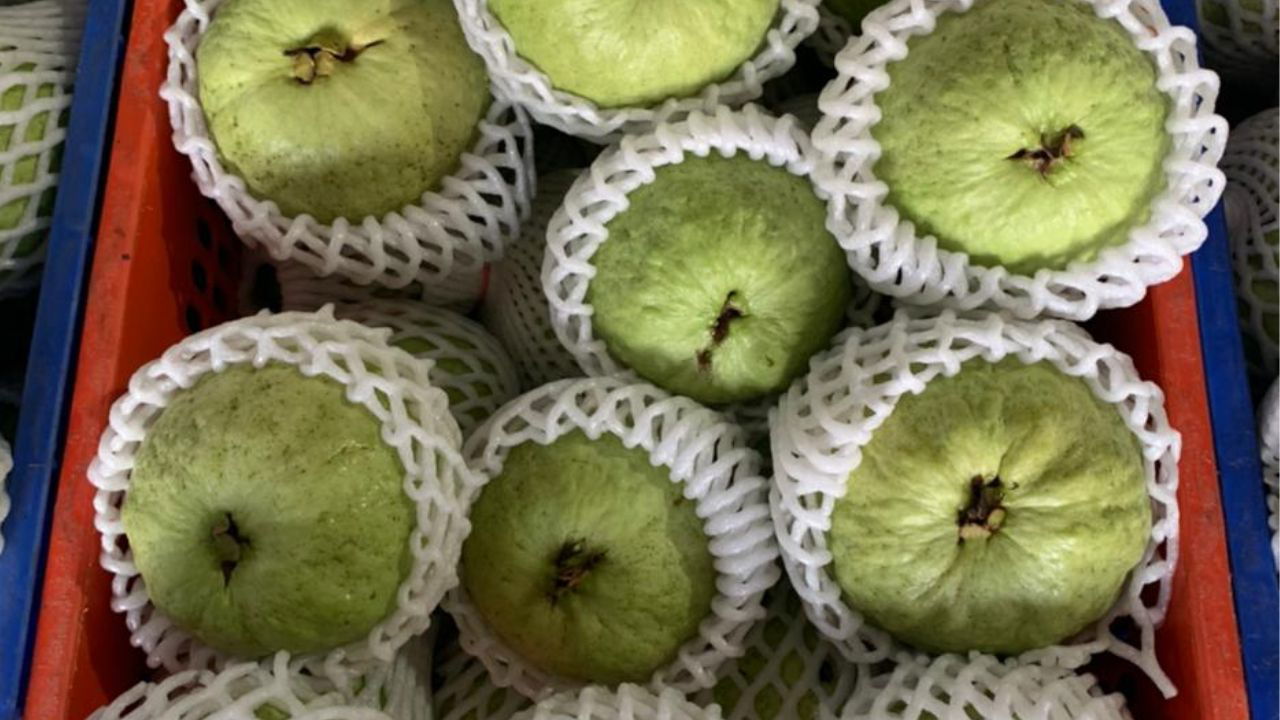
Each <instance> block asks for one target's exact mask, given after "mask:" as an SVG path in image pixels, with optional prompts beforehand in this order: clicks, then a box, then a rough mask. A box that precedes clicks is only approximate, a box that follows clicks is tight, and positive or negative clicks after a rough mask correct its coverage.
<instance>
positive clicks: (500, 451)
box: [444, 377, 779, 699]
mask: <svg viewBox="0 0 1280 720" xmlns="http://www.w3.org/2000/svg"><path fill="white" fill-rule="evenodd" d="M575 430H581V431H582V432H584V433H585V434H586V435H587V436H588V437H590V438H593V439H594V438H598V437H600V436H601V435H602V434H605V433H608V434H611V435H614V436H616V437H617V438H618V439H619V440H621V441H622V444H623V445H624V446H626V447H629V448H640V449H643V450H644V451H646V452H648V454H649V459H650V462H652V463H653V465H654V466H661V467H666V468H668V469H669V471H670V476H671V481H672V482H673V483H678V484H680V485H681V486H683V494H684V496H685V498H687V499H689V500H692V501H693V502H694V503H695V510H696V512H697V514H698V517H699V518H701V519H702V521H703V530H704V532H705V533H706V535H707V539H708V550H709V551H710V553H711V555H712V557H713V558H714V561H715V566H716V573H717V577H716V591H717V592H716V596H715V597H714V598H713V599H712V601H711V614H709V615H708V616H707V617H706V618H704V619H703V620H702V622H701V624H700V625H699V627H698V635H697V636H696V637H693V638H691V639H689V640H688V641H687V642H685V644H684V645H683V646H681V648H680V650H679V651H678V653H677V657H676V658H675V659H674V660H673V661H672V662H671V663H669V664H668V665H666V666H665V667H661V668H658V669H657V670H655V671H654V674H653V676H652V678H651V680H650V685H651V686H652V687H661V686H671V687H674V688H676V689H678V690H681V691H685V692H691V691H694V690H698V689H701V688H705V687H710V686H711V685H712V684H713V683H714V682H715V681H716V673H717V672H718V671H719V670H720V667H721V666H722V665H723V664H724V662H725V661H726V660H727V659H728V658H729V657H731V656H735V655H737V654H738V653H739V652H740V648H741V647H742V643H743V641H744V638H745V636H746V634H747V632H748V631H749V630H750V629H751V625H752V624H753V623H755V621H756V620H758V619H760V618H761V617H763V616H764V608H763V606H762V605H761V599H762V597H763V595H764V591H765V590H766V589H768V588H769V587H770V586H772V585H773V583H774V582H775V581H776V580H777V579H778V576H779V573H778V569H777V565H776V563H775V562H774V560H775V559H776V558H777V552H778V551H777V545H776V542H775V539H774V537H773V530H772V528H771V527H770V526H769V508H768V504H767V501H766V498H765V490H766V481H765V478H764V477H762V476H761V474H760V463H761V460H760V455H759V454H758V453H757V452H755V451H754V450H751V449H750V448H748V447H747V445H746V435H745V433H744V431H743V430H742V429H741V428H740V427H738V426H737V425H736V424H734V423H732V422H730V421H729V420H728V419H727V418H726V417H725V416H724V415H721V414H720V413H717V412H715V411H712V410H708V409H707V408H704V407H702V406H700V405H698V404H697V403H695V402H693V401H692V400H689V399H688V398H684V397H679V396H673V395H669V394H668V393H666V392H664V391H662V390H659V389H658V388H656V387H654V386H652V385H647V384H644V383H632V382H630V381H628V380H626V379H622V378H612V377H602V378H581V379H575V380H562V381H559V382H554V383H551V384H549V385H544V386H543V387H541V388H539V389H537V390H534V391H532V392H529V393H526V394H524V395H521V396H520V397H518V398H516V399H515V400H513V401H511V402H510V403H508V404H507V405H506V406H505V407H503V408H502V409H501V410H499V411H498V413H497V414H496V415H494V416H493V418H491V419H490V420H489V422H488V423H486V424H485V425H484V426H483V427H481V428H480V429H479V430H478V431H476V432H475V433H474V434H473V435H472V436H471V437H470V438H468V440H467V445H466V448H465V452H466V455H467V461H468V463H469V464H470V466H471V468H472V470H473V471H475V472H476V473H477V474H478V475H480V476H481V482H487V481H488V479H492V478H494V477H496V476H497V475H498V474H500V473H501V472H502V466H503V463H504V462H505V460H506V456H507V454H508V453H509V452H510V451H511V448H513V447H516V446H517V445H521V444H524V443H527V442H536V443H539V444H544V445H545V444H549V443H551V442H554V441H555V440H556V439H557V438H559V437H560V436H562V435H565V434H566V433H569V432H572V431H575ZM475 496H476V497H478V496H479V490H477V491H476V493H475ZM444 607H445V609H446V610H448V611H449V613H450V614H451V615H452V616H453V618H454V620H455V621H456V622H457V623H458V630H459V634H460V638H461V643H462V647H463V648H464V649H465V650H466V651H467V652H469V653H471V654H472V655H475V656H477V657H479V658H480V659H481V660H482V661H483V662H484V664H485V666H486V667H487V668H488V669H489V673H490V675H491V676H492V679H493V681H494V683H495V684H496V685H498V686H500V687H512V688H514V689H515V690H516V691H518V692H519V693H521V694H522V695H525V696H526V697H530V698H533V699H541V698H544V697H546V696H547V695H549V694H551V693H552V692H555V691H559V690H567V689H573V688H576V687H578V686H579V685H580V683H575V682H573V681H571V680H568V679H566V678H560V677H555V676H553V675H551V674H549V673H547V672H545V671H543V670H541V669H539V668H536V667H533V666H532V665H530V664H529V663H528V662H526V661H525V660H524V659H523V658H521V657H520V656H519V655H517V654H516V653H515V652H514V651H512V650H511V649H510V648H508V647H507V646H506V645H505V644H504V643H503V642H502V640H501V639H500V638H498V637H497V636H496V635H495V634H494V632H493V631H492V630H491V629H490V628H489V627H488V625H487V624H486V623H485V622H484V619H483V617H481V615H480V613H479V611H478V610H477V609H476V607H475V605H474V604H472V602H471V600H470V598H468V597H467V593H466V589H465V587H464V586H462V585H459V586H458V587H456V588H455V589H453V590H452V591H450V593H449V595H448V596H447V597H446V599H445V603H444Z"/></svg>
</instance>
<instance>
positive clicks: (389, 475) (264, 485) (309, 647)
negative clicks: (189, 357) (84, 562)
mask: <svg viewBox="0 0 1280 720" xmlns="http://www.w3.org/2000/svg"><path fill="white" fill-rule="evenodd" d="M404 473H405V471H404V467H403V466H402V465H401V463H400V459H399V456H398V455H397V453H396V451H395V449H394V448H392V447H390V446H388V445H387V444H386V443H385V442H384V441H383V439H382V427H381V423H380V422H379V421H378V419H377V418H376V417H374V416H373V414H372V413H370V412H369V411H368V410H367V409H366V408H365V407H363V406H361V405H356V404H353V403H352V402H350V401H348V400H347V399H346V397H345V393H344V388H343V386H341V385H340V384H338V383H337V382H336V381H333V380H330V379H328V378H325V377H319V376H318V377H305V376H303V375H302V374H301V372H299V371H298V370H297V369H296V368H295V367H293V366H290V365H282V364H269V365H267V366H265V367H263V368H261V369H255V368H253V367H252V366H249V365H235V366H232V367H229V368H227V369H225V370H222V371H220V372H213V373H209V374H207V375H205V376H203V377H202V378H201V379H200V380H199V381H198V382H197V383H196V384H195V385H194V386H193V387H191V388H190V389H187V390H182V391H180V392H179V393H178V394H177V395H175V396H174V398H173V400H172V402H170V404H169V405H168V406H167V407H165V408H164V410H163V411H161V413H160V415H159V417H158V418H157V419H156V420H155V423H154V424H153V425H152V426H151V428H150V429H149V430H148V431H147V434H146V437H145V439H144V441H143V442H142V445H141V447H140V448H139V450H138V454H137V459H136V464H135V466H134V468H133V471H132V474H131V479H130V487H129V491H128V493H127V494H126V496H125V500H124V508H123V513H122V515H123V517H122V519H123V521H124V528H125V535H126V537H127V538H128V541H129V547H130V548H131V550H132V552H133V560H134V563H135V564H136V565H137V567H138V570H139V571H140V572H141V574H142V578H143V580H144V581H146V585H147V591H148V593H149V594H150V596H151V601H152V603H153V604H154V605H155V606H156V607H157V608H159V609H160V610H161V611H162V612H164V613H165V614H166V615H167V616H169V617H170V618H171V619H172V620H173V621H174V622H175V623H176V624H177V625H178V626H179V627H181V628H183V629H184V630H186V631H187V632H189V633H191V634H192V635H193V636H194V637H196V638H197V639H199V640H200V641H201V642H203V643H204V644H206V645H208V646H210V647H212V648H214V649H216V650H219V651H222V652H224V653H227V654H229V655H233V656H237V657H245V658H254V657H259V656H262V655H266V654H269V653H271V652H274V651H277V650H287V651H289V652H291V653H308V652H316V651H321V650H326V649H329V648H334V647H338V646H341V645H345V644H347V643H351V642H354V641H356V640H358V639H360V638H363V637H364V636H366V635H367V634H368V632H369V631H370V630H371V629H372V628H373V626H374V625H376V624H377V623H378V622H379V621H381V620H382V619H384V618H385V617H387V616H388V615H389V614H390V613H391V612H392V611H393V610H394V609H395V608H396V594H397V591H398V589H399V587H400V583H401V581H402V580H403V579H404V577H405V576H406V575H407V574H408V571H409V568H410V566H411V564H412V560H413V558H412V552H411V550H410V543H409V536H410V533H411V532H412V530H413V528H414V527H415V507H414V504H413V502H412V501H411V500H410V499H409V497H408V496H407V495H406V494H405V492H404Z"/></svg>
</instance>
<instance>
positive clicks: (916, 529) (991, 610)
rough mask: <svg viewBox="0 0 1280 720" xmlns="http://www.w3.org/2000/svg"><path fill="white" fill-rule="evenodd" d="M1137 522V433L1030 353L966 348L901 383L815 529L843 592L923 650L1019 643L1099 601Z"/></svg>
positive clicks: (1146, 518)
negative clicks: (941, 371) (937, 373)
mask: <svg viewBox="0 0 1280 720" xmlns="http://www.w3.org/2000/svg"><path fill="white" fill-rule="evenodd" d="M1150 530H1151V508H1150V504H1149V501H1148V499H1147V492H1146V484H1145V474H1144V470H1143V460H1142V448H1141V446H1140V444H1139V442H1138V439H1137V437H1135V436H1134V435H1133V433H1131V432H1130V431H1129V429H1128V427H1127V426H1126V425H1125V424H1124V421H1123V419H1122V418H1121V416H1120V413H1119V412H1117V410H1116V408H1115V407H1114V406H1112V405H1110V404H1108V403H1106V402H1103V401H1102V400H1100V399H1098V398H1097V397H1096V396H1095V395H1094V394H1093V392H1092V391H1090V389H1089V387H1088V385H1087V384H1085V382H1084V381H1083V380H1080V379H1078V378H1072V377H1069V376H1067V375H1065V374H1063V373H1062V372H1060V371H1058V370H1057V369H1056V368H1054V367H1053V366H1052V365H1050V364H1049V363H1046V362H1040V363H1035V364H1032V365H1024V364H1022V363H1021V362H1020V361H1019V360H1017V359H1016V358H1008V359H1005V360H1003V361H1001V362H999V363H996V364H990V363H988V362H986V361H983V360H972V361H970V362H968V363H966V364H965V365H964V366H963V367H962V368H961V370H960V372H959V373H958V374H956V375H954V376H952V377H939V378H937V379H934V380H933V381H931V382H930V383H929V384H928V385H927V386H926V387H925V389H924V391H923V392H921V393H920V394H918V395H906V396H903V397H902V398H901V399H900V400H899V401H898V403H897V406H896V407H895V408H894V409H893V412H892V414H890V416H889V417H888V419H887V420H886V421H885V422H884V424H883V425H881V426H880V427H879V428H878V429H877V430H876V431H875V432H874V434H873V435H872V437H871V440H870V442H869V443H867V445H866V446H864V447H863V448H862V461H861V463H860V464H859V465H858V467H857V469H856V470H854V471H853V472H852V473H851V474H850V475H849V480H848V491H847V493H846V494H845V496H844V497H842V498H840V499H839V500H838V501H837V502H836V504H835V508H834V509H833V512H832V516H831V530H830V532H829V534H828V540H829V543H830V550H831V552H832V555H833V558H834V566H835V577H836V580H837V582H838V583H839V585H840V588H841V589H842V590H843V592H844V595H845V598H846V599H847V600H848V602H849V603H850V605H852V606H853V607H854V608H856V609H857V610H859V611H860V612H862V613H863V615H865V616H866V617H867V618H868V620H869V621H870V622H871V623H872V624H874V625H877V626H879V627H881V628H883V629H884V630H887V631H888V632H889V633H891V634H893V635H894V636H895V637H897V638H898V639H899V640H902V641H905V642H907V643H910V644H911V645H914V646H916V647H918V648H920V649H922V650H926V651H929V652H966V651H969V650H980V651H982V652H987V653H1010V654H1012V653H1020V652H1023V651H1026V650H1031V649H1033V648H1039V647H1044V646H1047V645H1052V644H1054V643H1057V642H1059V641H1061V640H1064V639H1066V638H1069V637H1071V636H1072V635H1074V634H1076V633H1077V632H1079V631H1081V630H1083V629H1084V628H1086V627H1087V626H1088V625H1089V624H1090V623H1092V622H1094V621H1095V620H1097V619H1098V618H1099V617H1101V616H1102V615H1104V614H1105V613H1106V612H1107V610H1108V609H1110V607H1111V606H1112V604H1113V603H1114V602H1115V600H1116V598H1117V596H1118V594H1119V592H1120V590H1121V588H1122V586H1123V585H1124V582H1125V578H1126V576H1127V575H1128V573H1129V571H1131V570H1132V569H1133V568H1134V567H1135V566H1136V565H1137V563H1138V562H1139V561H1140V560H1141V558H1142V554H1143V551H1144V549H1145V548H1146V544H1147V538H1148V535H1149V534H1150Z"/></svg>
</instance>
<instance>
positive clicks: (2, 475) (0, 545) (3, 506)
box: [0, 437, 13, 553]
mask: <svg viewBox="0 0 1280 720" xmlns="http://www.w3.org/2000/svg"><path fill="white" fill-rule="evenodd" d="M12 470H13V452H12V451H11V450H10V449H9V443H8V442H6V441H5V439H4V438H3V437H0V553H3V552H4V532H3V530H4V519H5V518H7V517H9V491H8V490H7V489H6V488H5V482H6V481H7V480H8V479H9V472H10V471H12Z"/></svg>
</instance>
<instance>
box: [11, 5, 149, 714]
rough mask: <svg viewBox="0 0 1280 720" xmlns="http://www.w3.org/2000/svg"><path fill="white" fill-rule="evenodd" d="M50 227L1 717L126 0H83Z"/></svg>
mask: <svg viewBox="0 0 1280 720" xmlns="http://www.w3.org/2000/svg"><path fill="white" fill-rule="evenodd" d="M88 5H89V7H88V12H87V14H86V18H85V30H84V35H83V39H82V41H81V48H80V59H79V63H78V67H77V72H76V81H75V94H74V95H73V98H72V103H71V114H70V118H69V120H68V126H67V140H66V147H65V150H64V152H63V160H62V171H61V178H60V182H59V189H58V197H57V202H56V204H55V205H54V211H53V219H52V226H51V228H50V230H49V239H48V244H49V250H48V259H47V260H46V262H45V267H44V274H43V278H42V281H41V287H40V295H39V304H38V305H37V310H36V319H35V330H34V333H33V335H32V338H31V351H30V355H29V360H28V364H27V373H26V377H25V379H24V384H23V393H22V406H21V413H20V415H19V416H18V431H17V437H16V438H15V442H14V448H13V450H14V468H13V472H12V474H11V475H10V476H9V480H8V483H7V487H8V492H9V496H10V499H11V501H12V503H13V505H12V509H11V511H10V514H9V517H8V518H6V519H5V521H4V535H5V548H4V553H3V554H0V718H2V719H3V720H14V719H16V718H17V717H18V715H19V713H20V712H21V709H22V703H23V694H24V691H25V688H26V679H27V673H28V671H29V669H30V664H31V651H32V643H33V639H34V636H35V619H36V614H37V613H36V611H37V608H38V607H39V602H40V587H41V579H42V576H43V567H44V557H45V545H46V543H47V540H48V526H49V510H50V508H51V506H52V503H51V498H52V497H53V491H54V483H55V482H56V478H57V477H58V468H59V462H60V459H61V455H62V440H63V432H64V430H65V427H66V410H67V404H68V401H69V399H70V397H71V380H72V378H73V377H74V375H73V371H74V369H75V368H74V364H75V358H76V351H77V347H76V345H77V340H78V338H79V336H80V332H79V330H80V312H81V308H82V304H83V303H82V300H83V298H82V297H81V296H82V294H83V291H84V286H85V278H86V277H87V275H88V264H89V258H90V257H92V253H91V250H92V247H93V238H94V232H95V229H96V225H97V216H98V200H99V190H100V184H99V183H100V180H101V177H102V174H103V173H102V171H103V169H104V164H105V158H106V157H107V155H106V145H107V143H108V142H109V138H110V133H109V130H110V127H111V115H112V109H113V108H114V107H115V91H116V74H117V70H118V69H119V65H120V58H121V51H122V49H123V47H124V41H125V36H126V29H125V22H126V20H125V18H126V17H127V13H126V10H127V8H128V6H129V2H128V0H89V3H88Z"/></svg>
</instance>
